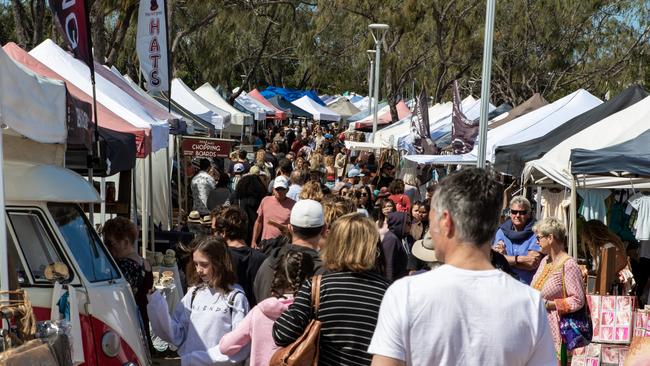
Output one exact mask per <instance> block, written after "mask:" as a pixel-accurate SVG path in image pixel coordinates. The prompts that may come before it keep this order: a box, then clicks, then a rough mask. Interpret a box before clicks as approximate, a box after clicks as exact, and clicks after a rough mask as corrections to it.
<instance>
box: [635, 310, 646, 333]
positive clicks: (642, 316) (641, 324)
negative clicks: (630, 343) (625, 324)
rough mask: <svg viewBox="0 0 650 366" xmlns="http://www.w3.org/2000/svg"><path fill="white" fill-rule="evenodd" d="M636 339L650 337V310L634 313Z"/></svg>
mask: <svg viewBox="0 0 650 366" xmlns="http://www.w3.org/2000/svg"><path fill="white" fill-rule="evenodd" d="M634 337H650V310H637V311H635V312H634Z"/></svg>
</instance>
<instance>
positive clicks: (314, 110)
mask: <svg viewBox="0 0 650 366" xmlns="http://www.w3.org/2000/svg"><path fill="white" fill-rule="evenodd" d="M291 104H293V105H295V106H296V107H298V108H301V109H303V110H304V111H306V112H309V113H311V114H312V115H313V116H314V120H316V121H332V122H338V121H340V120H341V115H340V114H338V113H336V112H334V111H333V110H331V109H329V108H327V107H324V106H322V105H320V104H318V103H316V101H314V100H313V99H311V98H310V97H308V96H306V95H305V96H303V97H302V98H300V99H297V100H294V101H293V102H291Z"/></svg>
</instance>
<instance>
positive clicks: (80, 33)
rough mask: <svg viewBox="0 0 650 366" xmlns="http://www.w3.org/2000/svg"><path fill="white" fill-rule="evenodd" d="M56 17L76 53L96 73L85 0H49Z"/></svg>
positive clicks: (91, 71) (64, 35)
mask: <svg viewBox="0 0 650 366" xmlns="http://www.w3.org/2000/svg"><path fill="white" fill-rule="evenodd" d="M49 3H50V9H52V12H53V13H54V18H55V19H56V22H57V24H58V26H59V29H60V30H61V33H62V34H63V37H64V38H65V40H66V41H67V42H68V44H69V45H70V47H71V48H72V52H73V53H74V57H76V58H78V59H79V60H81V61H83V62H85V63H86V65H88V67H89V68H90V73H91V75H92V74H94V71H95V65H94V62H93V54H92V43H91V40H90V20H89V18H88V12H87V9H86V2H85V0H49Z"/></svg>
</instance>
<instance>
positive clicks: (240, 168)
mask: <svg viewBox="0 0 650 366" xmlns="http://www.w3.org/2000/svg"><path fill="white" fill-rule="evenodd" d="M244 169H245V168H244V164H242V163H237V164H235V166H233V168H232V171H233V172H235V173H241V172H243V171H244Z"/></svg>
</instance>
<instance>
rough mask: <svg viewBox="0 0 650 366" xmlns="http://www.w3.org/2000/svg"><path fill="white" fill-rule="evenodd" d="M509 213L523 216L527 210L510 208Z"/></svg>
mask: <svg viewBox="0 0 650 366" xmlns="http://www.w3.org/2000/svg"><path fill="white" fill-rule="evenodd" d="M510 214H511V215H513V216H517V215H521V216H524V215H527V214H528V211H527V210H510Z"/></svg>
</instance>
